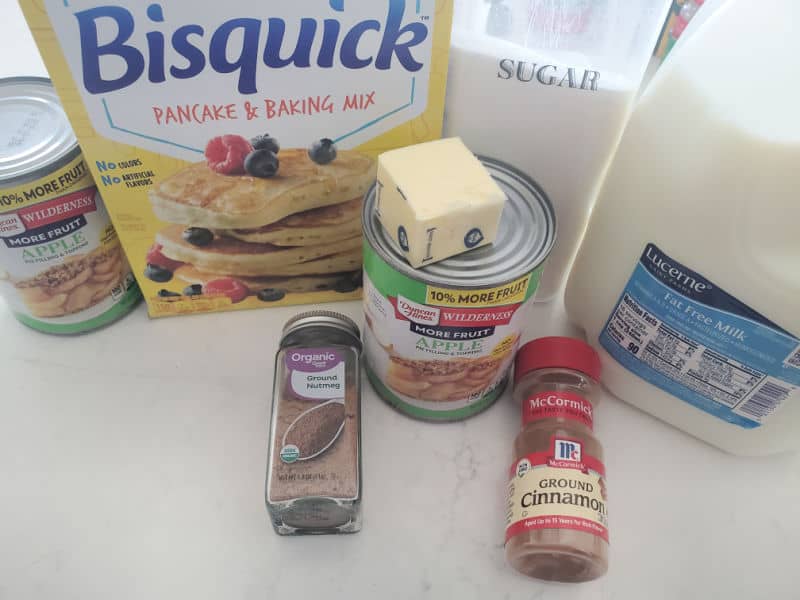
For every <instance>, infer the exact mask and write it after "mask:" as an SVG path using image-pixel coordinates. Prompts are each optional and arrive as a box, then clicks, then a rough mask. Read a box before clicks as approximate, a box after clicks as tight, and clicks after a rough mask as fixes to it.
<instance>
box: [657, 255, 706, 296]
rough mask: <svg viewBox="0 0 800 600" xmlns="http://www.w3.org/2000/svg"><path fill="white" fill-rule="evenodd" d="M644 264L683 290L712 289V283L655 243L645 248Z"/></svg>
mask: <svg viewBox="0 0 800 600" xmlns="http://www.w3.org/2000/svg"><path fill="white" fill-rule="evenodd" d="M642 264H644V266H645V267H646V268H647V270H648V271H650V272H651V273H652V274H653V275H655V276H656V277H658V279H660V280H662V281H664V282H665V283H668V284H670V285H673V286H674V287H677V288H679V289H681V290H685V291H692V292H695V293H697V294H702V293H703V292H707V291H708V290H710V289H712V286H711V284H710V283H709V282H708V281H706V280H705V279H704V278H703V277H701V276H700V275H698V274H697V273H695V272H694V271H692V270H691V269H687V268H686V267H684V266H683V265H682V264H680V263H679V262H677V261H674V260H672V259H671V258H670V257H669V256H667V255H666V254H664V253H663V252H661V250H659V249H658V248H657V247H656V246H655V245H653V244H648V245H647V247H646V248H645V251H644V254H643V255H642Z"/></svg>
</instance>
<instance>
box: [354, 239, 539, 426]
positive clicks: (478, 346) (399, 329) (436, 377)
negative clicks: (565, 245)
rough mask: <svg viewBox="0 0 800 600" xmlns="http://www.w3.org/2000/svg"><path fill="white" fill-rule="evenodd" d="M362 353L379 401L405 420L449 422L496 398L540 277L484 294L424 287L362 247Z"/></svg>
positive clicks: (534, 275) (531, 275)
mask: <svg viewBox="0 0 800 600" xmlns="http://www.w3.org/2000/svg"><path fill="white" fill-rule="evenodd" d="M365 248H366V249H365V256H364V265H365V276H364V309H365V313H366V325H367V327H366V330H365V352H366V356H367V368H368V374H369V376H370V378H371V380H372V382H373V384H374V385H375V386H376V387H377V388H378V391H379V392H380V393H381V395H382V396H383V397H384V398H385V399H386V400H387V401H389V402H390V403H391V404H392V405H394V406H395V407H396V408H398V409H399V410H401V411H403V412H405V413H407V414H410V415H411V416H415V417H419V418H424V419H433V420H455V419H460V418H464V417H467V416H470V415H472V414H475V413H477V412H479V411H480V410H482V409H484V408H486V407H487V406H489V405H490V404H491V403H492V402H493V401H494V400H495V399H496V398H497V397H498V396H499V394H500V393H501V392H502V390H503V387H504V385H505V382H506V379H507V375H508V370H509V367H510V365H511V361H512V359H513V356H514V351H515V349H516V347H517V345H518V342H519V337H520V332H521V330H522V325H523V321H524V311H523V310H521V309H522V308H523V306H524V305H525V304H526V302H528V301H529V300H530V298H531V297H532V295H533V293H534V291H535V289H536V284H537V283H538V276H539V271H538V270H536V271H534V272H533V273H529V274H527V275H524V276H523V277H520V278H517V279H515V280H513V281H509V282H507V283H503V284H501V285H494V286H491V287H486V288H478V289H463V288H457V287H445V286H436V285H429V284H426V283H425V282H422V281H418V280H415V279H412V278H410V277H407V276H405V275H404V274H402V273H400V272H398V271H396V270H395V269H393V268H392V267H391V266H390V265H388V264H387V263H386V262H384V261H383V259H382V258H380V257H379V256H378V255H377V254H376V253H375V252H374V251H373V250H372V249H371V247H370V246H369V244H367V245H366V246H365Z"/></svg>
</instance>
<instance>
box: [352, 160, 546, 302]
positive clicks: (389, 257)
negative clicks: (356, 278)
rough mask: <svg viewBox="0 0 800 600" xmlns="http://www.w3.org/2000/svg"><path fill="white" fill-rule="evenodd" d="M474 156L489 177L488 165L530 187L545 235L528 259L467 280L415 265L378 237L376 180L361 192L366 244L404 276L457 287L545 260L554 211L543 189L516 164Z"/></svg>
mask: <svg viewBox="0 0 800 600" xmlns="http://www.w3.org/2000/svg"><path fill="white" fill-rule="evenodd" d="M475 156H476V157H477V158H478V159H479V160H480V161H481V162H482V163H483V164H484V166H488V167H491V169H490V171H489V172H490V174H492V177H493V178H494V174H493V172H492V169H494V170H496V171H499V172H500V173H505V174H507V175H510V176H511V177H513V178H514V179H516V180H518V181H519V182H520V183H522V184H524V185H525V186H527V187H528V188H529V189H530V190H531V192H532V194H531V196H533V197H535V199H536V202H538V203H539V205H540V207H541V209H542V211H543V212H544V215H545V217H546V219H545V224H544V227H545V232H544V233H545V235H544V236H543V241H542V244H541V246H540V248H539V249H538V252H537V253H535V254H533V255H532V256H530V257H528V260H526V261H524V262H520V263H519V264H518V265H516V266H515V267H514V268H513V269H509V270H505V271H503V272H502V273H498V274H497V276H496V277H494V278H492V279H491V280H488V281H487V280H485V279H484V280H481V281H475V282H470V281H469V280H458V281H453V280H450V279H448V278H447V277H445V276H441V275H436V274H431V273H428V272H427V267H422V268H420V269H415V268H414V267H412V266H411V265H410V264H409V263H408V262H407V261H406V260H405V259H404V258H403V256H402V255H401V254H400V253H399V252H395V253H393V252H392V251H391V248H387V247H386V246H385V245H384V244H383V243H381V241H380V240H379V238H378V233H377V231H376V229H378V228H382V226H381V225H380V224H378V225H377V227H376V224H375V220H374V219H373V215H372V213H373V206H374V200H373V201H372V202H370V199H374V196H375V189H376V184H373V186H372V187H371V188H370V189H369V191H368V192H367V194H366V196H365V202H364V206H363V208H362V222H363V224H364V226H363V229H364V239H365V240H367V242H368V243H369V245H370V247H371V248H372V249H373V250H374V251H375V252H376V253H377V254H378V256H380V258H381V259H382V260H383V261H384V262H386V263H387V264H389V265H390V266H391V267H392V268H394V269H395V270H397V271H399V272H400V273H402V274H403V275H405V276H406V277H409V278H411V279H414V280H416V281H420V282H423V283H425V284H428V285H441V286H446V287H447V286H449V287H457V288H461V289H483V288H486V287H492V286H496V285H502V284H503V283H507V282H509V281H514V280H516V279H519V278H520V277H523V276H525V275H527V274H529V273H531V272H533V271H535V270H536V269H537V268H539V267H540V266H541V265H542V264H543V263H544V262H545V260H547V257H548V256H549V255H550V252H551V251H552V249H553V246H554V245H555V241H556V215H555V210H554V209H553V205H552V203H551V202H550V198H548V196H547V194H546V193H545V191H544V190H543V189H542V187H541V186H540V185H539V184H538V183H536V181H534V180H533V179H532V178H531V177H529V176H528V175H526V174H525V173H523V172H522V171H520V170H519V169H517V168H516V167H513V166H511V165H509V164H507V163H505V162H502V161H500V160H497V159H494V158H490V157H488V156H483V155H480V154H476V155H475ZM390 241H391V240H390ZM480 250H481V249H480V248H478V249H477V251H480ZM448 260H449V259H445V260H444V261H441V262H439V263H436V265H442V264H446V263H447V261H448Z"/></svg>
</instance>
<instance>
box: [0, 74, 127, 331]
mask: <svg viewBox="0 0 800 600" xmlns="http://www.w3.org/2000/svg"><path fill="white" fill-rule="evenodd" d="M0 294H2V295H3V296H4V297H5V299H6V300H7V301H8V303H9V305H10V307H11V310H12V311H13V313H14V315H15V316H16V317H17V319H19V320H20V321H21V322H23V323H24V324H26V325H28V326H30V327H33V328H34V329H38V330H40V331H44V332H47V333H81V332H84V331H89V330H91V329H95V328H97V327H102V326H103V325H106V324H108V323H111V322H112V321H114V320H116V319H118V318H119V317H121V316H122V315H124V314H126V313H128V312H129V311H130V310H131V309H132V308H133V307H134V306H135V305H136V303H137V302H138V301H139V300H140V298H141V294H140V293H139V288H138V287H137V286H136V282H135V280H134V278H133V275H132V274H131V269H130V267H129V265H128V261H127V260H126V258H125V254H124V253H123V251H122V246H120V243H119V239H118V238H117V233H116V231H114V227H113V226H112V225H111V221H110V219H109V216H108V213H107V212H106V209H105V207H104V206H103V201H102V199H101V198H100V194H99V193H98V192H97V187H95V184H94V181H93V180H92V176H91V175H90V174H89V169H88V168H87V165H86V162H85V160H84V158H83V155H82V154H81V149H80V148H79V147H78V142H77V140H76V139H75V135H74V133H73V132H72V128H71V127H70V124H69V121H68V120H67V117H66V115H65V113H64V110H63V109H62V107H61V105H60V104H59V101H58V96H57V95H56V93H55V90H54V89H53V87H52V85H51V84H50V80H48V79H44V78H39V77H15V78H11V79H0Z"/></svg>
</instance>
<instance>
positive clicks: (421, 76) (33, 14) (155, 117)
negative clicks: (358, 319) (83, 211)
mask: <svg viewBox="0 0 800 600" xmlns="http://www.w3.org/2000/svg"><path fill="white" fill-rule="evenodd" d="M21 4H22V8H23V11H24V12H25V15H26V18H27V19H28V23H29V24H30V26H31V29H32V30H33V33H34V37H35V38H36V41H37V43H38V45H39V48H40V50H41V51H42V55H43V56H44V59H45V63H46V64H47V67H48V69H49V71H50V73H51V76H52V79H53V82H54V84H55V86H56V88H57V90H58V92H59V95H60V97H61V100H62V102H63V104H64V107H65V109H66V111H67V113H68V115H69V117H70V120H71V122H72V125H73V128H74V129H75V133H76V134H77V136H78V139H79V141H80V144H81V146H82V148H83V151H84V154H85V156H86V158H87V163H88V165H89V168H90V170H91V172H92V174H93V175H94V178H95V180H96V182H97V185H98V188H99V190H100V192H101V193H102V194H103V198H104V199H105V200H106V204H107V206H108V210H109V212H110V214H111V217H112V220H113V222H114V224H115V226H116V229H117V231H118V232H119V235H120V238H121V240H122V244H123V247H124V249H125V251H126V253H127V254H128V257H129V259H130V263H131V265H132V267H133V270H134V272H135V274H136V277H137V278H138V280H139V282H140V284H141V288H142V290H143V292H144V296H145V298H146V299H147V302H148V306H149V311H150V314H151V315H152V316H165V315H173V314H184V313H194V312H207V311H215V310H227V309H238V308H257V307H264V306H274V305H281V304H300V303H316V302H325V301H331V300H344V299H352V298H354V297H358V296H359V295H360V293H361V247H362V244H361V204H362V198H363V196H364V194H365V193H366V191H367V190H368V188H369V186H370V185H371V183H372V182H373V181H374V177H375V156H376V155H377V154H378V153H379V152H382V151H384V150H388V149H391V148H396V147H400V146H406V145H409V144H413V143H417V142H422V141H427V140H432V139H436V138H438V137H440V135H441V119H442V110H443V106H444V85H445V79H446V74H447V73H446V72H447V51H448V44H449V31H450V21H451V17H452V0H380V1H376V0H309V1H308V2H299V3H298V2H293V3H284V2H270V3H257V2H254V1H252V0H228V1H226V2H219V3H216V2H212V3H197V2H194V1H190V0H174V1H172V2H138V1H135V0H115V1H113V2H99V1H97V0H22V1H21Z"/></svg>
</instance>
